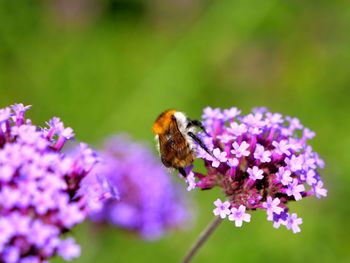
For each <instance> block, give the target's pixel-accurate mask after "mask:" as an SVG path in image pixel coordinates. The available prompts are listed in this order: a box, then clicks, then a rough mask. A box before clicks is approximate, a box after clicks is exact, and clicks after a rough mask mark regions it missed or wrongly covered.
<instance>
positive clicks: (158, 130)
mask: <svg viewBox="0 0 350 263" xmlns="http://www.w3.org/2000/svg"><path fill="white" fill-rule="evenodd" d="M175 113H176V110H166V111H164V112H162V113H161V114H160V115H159V116H158V118H157V119H156V121H155V122H154V124H153V127H152V130H153V132H154V133H155V134H157V135H158V134H164V133H165V132H166V131H167V130H168V128H169V125H170V122H171V121H172V120H174V119H176V118H175V115H174V114H175Z"/></svg>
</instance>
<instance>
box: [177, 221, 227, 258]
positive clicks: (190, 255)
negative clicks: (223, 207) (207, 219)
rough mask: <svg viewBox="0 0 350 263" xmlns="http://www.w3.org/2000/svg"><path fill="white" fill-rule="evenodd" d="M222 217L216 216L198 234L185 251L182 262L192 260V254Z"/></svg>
mask: <svg viewBox="0 0 350 263" xmlns="http://www.w3.org/2000/svg"><path fill="white" fill-rule="evenodd" d="M221 221H222V219H221V218H220V217H216V218H215V219H214V220H213V221H212V222H211V223H210V224H209V225H208V226H207V227H206V228H205V229H204V230H203V231H202V233H201V234H200V236H199V238H198V239H197V241H196V242H195V243H194V244H193V245H192V247H191V249H190V250H189V251H188V252H187V254H186V256H185V258H184V259H183V261H182V263H188V262H190V261H191V260H192V258H193V256H194V255H195V254H196V253H197V251H198V250H199V249H200V248H201V247H202V245H203V244H204V243H205V241H207V239H208V238H209V237H210V235H211V234H212V233H213V232H214V230H215V229H216V228H217V227H218V225H219V224H220V223H221Z"/></svg>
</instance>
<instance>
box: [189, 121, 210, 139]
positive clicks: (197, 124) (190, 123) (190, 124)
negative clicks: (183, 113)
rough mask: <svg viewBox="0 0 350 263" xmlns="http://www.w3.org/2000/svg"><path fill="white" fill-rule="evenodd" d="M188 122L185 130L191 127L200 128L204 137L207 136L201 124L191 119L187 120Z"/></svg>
mask: <svg viewBox="0 0 350 263" xmlns="http://www.w3.org/2000/svg"><path fill="white" fill-rule="evenodd" d="M187 120H188V124H187V127H186V128H190V127H192V126H194V127H198V128H200V129H201V130H202V131H203V132H204V133H205V134H206V135H208V136H209V134H208V133H207V131H206V130H205V128H204V126H203V123H202V122H201V121H199V120H191V119H187Z"/></svg>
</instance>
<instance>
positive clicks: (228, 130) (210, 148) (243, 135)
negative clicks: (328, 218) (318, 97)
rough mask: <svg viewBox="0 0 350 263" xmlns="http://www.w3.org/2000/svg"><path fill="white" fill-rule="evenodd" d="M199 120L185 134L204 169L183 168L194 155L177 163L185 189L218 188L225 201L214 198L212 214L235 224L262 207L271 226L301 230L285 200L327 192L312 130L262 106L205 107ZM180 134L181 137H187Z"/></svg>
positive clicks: (240, 224) (297, 220) (317, 195)
mask: <svg viewBox="0 0 350 263" xmlns="http://www.w3.org/2000/svg"><path fill="white" fill-rule="evenodd" d="M174 113H175V112H173V114H174ZM161 116H162V115H161ZM161 116H160V117H161ZM174 116H175V118H174V120H175V121H177V122H174V124H178V123H179V121H178V119H179V118H176V115H174ZM160 117H159V118H160ZM159 118H158V119H157V121H158V120H159ZM202 119H203V120H202V122H199V121H196V123H197V124H198V125H197V127H199V128H200V130H201V131H197V132H193V131H191V133H192V134H194V135H195V138H194V136H191V137H190V139H192V140H191V142H193V150H192V148H191V153H193V158H194V157H196V158H200V159H202V160H203V161H204V165H205V168H206V171H207V172H206V174H202V173H198V172H195V171H194V170H193V168H192V167H188V169H185V168H186V165H190V164H192V162H193V160H191V161H190V162H188V163H186V164H185V165H183V166H182V167H180V168H181V169H179V171H180V173H181V174H184V171H186V172H185V176H187V177H186V182H187V183H188V185H189V186H188V190H192V189H194V188H200V189H203V190H204V189H211V188H213V187H220V188H221V189H222V192H223V193H224V196H225V198H224V199H225V201H221V199H217V200H216V201H215V202H214V204H215V209H214V211H213V212H214V215H216V216H220V217H221V218H226V217H227V218H228V219H229V220H230V221H234V222H235V225H236V226H237V227H240V226H242V223H243V222H249V221H250V215H249V214H248V213H246V211H249V210H256V209H264V210H266V213H267V220H269V221H273V226H274V227H275V228H278V227H280V225H284V226H286V227H287V229H290V230H292V231H293V233H297V232H300V227H299V225H300V224H301V223H302V219H301V218H298V216H297V215H296V214H295V213H292V214H290V213H289V209H288V206H287V203H288V202H289V201H299V200H301V199H302V198H304V197H307V196H310V195H316V197H317V198H321V197H325V196H327V190H326V189H324V188H323V182H322V180H321V178H320V175H319V172H318V169H322V168H324V162H323V160H322V159H320V158H319V156H318V154H317V153H316V152H314V151H313V149H312V147H311V146H310V145H308V143H307V141H308V140H310V139H312V138H313V137H314V136H315V133H314V132H312V131H310V130H309V129H308V128H304V127H303V125H302V124H301V123H300V121H299V120H298V119H297V118H291V117H286V118H283V116H282V115H281V114H279V113H270V112H268V111H267V110H266V109H265V108H257V109H254V110H253V112H252V113H250V114H248V115H241V111H240V110H238V109H237V108H230V109H225V110H221V109H218V108H216V109H213V108H210V107H207V108H205V109H204V113H203V116H202ZM190 123H191V122H190V121H187V126H186V127H191V124H190ZM155 125H157V122H156V124H155ZM155 130H156V129H155V128H154V131H155ZM179 131H181V129H179ZM156 133H157V132H156ZM157 134H158V133H157ZM179 134H184V132H181V133H179ZM299 135H301V136H299ZM183 138H184V139H183V140H184V141H185V142H186V141H187V140H186V138H187V137H186V136H184V137H183ZM159 139H160V151H161V155H162V142H161V138H159ZM163 145H164V144H163ZM163 147H164V146H163ZM173 151H175V150H173ZM163 152H164V150H163ZM175 152H176V151H175ZM162 161H163V158H162ZM163 163H164V161H163ZM164 164H165V165H166V163H164ZM166 166H167V165H166ZM170 166H173V167H175V168H179V167H176V166H174V165H170Z"/></svg>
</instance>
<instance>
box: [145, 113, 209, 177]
mask: <svg viewBox="0 0 350 263" xmlns="http://www.w3.org/2000/svg"><path fill="white" fill-rule="evenodd" d="M198 129H200V130H202V131H203V132H204V133H206V131H205V129H204V126H203V125H202V123H201V122H200V121H198V120H191V119H189V118H187V117H186V115H185V114H184V113H182V112H179V111H176V110H166V111H164V112H162V113H161V114H160V115H159V116H158V118H157V119H156V121H155V122H154V124H153V127H152V130H153V132H154V133H155V134H156V139H157V140H158V142H159V145H158V148H159V153H160V157H161V160H162V163H163V164H164V166H165V167H168V168H175V169H177V170H178V171H179V172H180V174H181V175H182V176H184V177H186V171H185V169H184V168H185V167H187V166H189V165H191V164H192V163H193V161H194V159H195V143H197V144H198V145H199V146H200V147H201V148H203V149H204V150H205V151H206V152H207V153H209V154H210V155H212V153H211V152H210V151H209V149H208V148H207V147H206V146H205V144H204V143H203V142H202V140H201V139H200V138H199V137H198V136H197V135H196V133H197V131H198ZM206 134H207V133H206Z"/></svg>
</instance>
